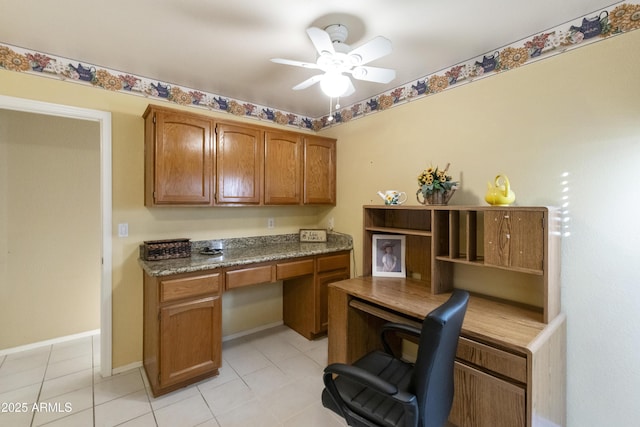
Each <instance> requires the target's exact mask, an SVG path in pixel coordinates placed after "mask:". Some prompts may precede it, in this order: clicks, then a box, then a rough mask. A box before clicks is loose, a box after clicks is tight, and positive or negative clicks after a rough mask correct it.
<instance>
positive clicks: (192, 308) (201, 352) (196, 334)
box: [159, 296, 222, 387]
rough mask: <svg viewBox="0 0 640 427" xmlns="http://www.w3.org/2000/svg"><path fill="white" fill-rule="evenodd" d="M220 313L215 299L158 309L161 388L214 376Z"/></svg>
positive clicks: (219, 358)
mask: <svg viewBox="0 0 640 427" xmlns="http://www.w3.org/2000/svg"><path fill="white" fill-rule="evenodd" d="M221 313H222V311H221V301H220V297H218V296H211V297H207V298H201V299H197V300H192V301H186V302H183V303H179V304H171V305H167V306H165V307H163V308H161V309H160V378H159V381H160V387H167V386H170V385H173V384H176V383H179V382H181V381H184V380H188V379H191V378H194V377H197V376H198V375H203V374H207V373H210V372H214V371H216V370H217V369H218V368H219V367H220V366H221V361H222V334H221Z"/></svg>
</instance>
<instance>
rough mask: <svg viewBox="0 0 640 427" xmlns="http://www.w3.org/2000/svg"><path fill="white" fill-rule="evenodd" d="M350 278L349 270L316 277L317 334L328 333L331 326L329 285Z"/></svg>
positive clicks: (321, 274) (315, 331)
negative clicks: (328, 327)
mask: <svg viewBox="0 0 640 427" xmlns="http://www.w3.org/2000/svg"><path fill="white" fill-rule="evenodd" d="M349 276H350V273H349V270H336V271H332V272H331V273H320V274H318V276H317V277H316V294H315V298H316V304H315V305H316V310H315V312H316V315H315V325H314V326H315V330H314V333H315V334H320V333H323V332H326V331H327V326H328V324H329V303H328V299H329V284H330V283H333V282H339V281H340V280H347V279H349Z"/></svg>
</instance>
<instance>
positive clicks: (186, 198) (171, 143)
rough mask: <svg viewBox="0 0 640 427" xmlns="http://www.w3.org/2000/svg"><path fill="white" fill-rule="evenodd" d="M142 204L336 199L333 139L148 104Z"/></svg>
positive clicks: (281, 202) (243, 203)
mask: <svg viewBox="0 0 640 427" xmlns="http://www.w3.org/2000/svg"><path fill="white" fill-rule="evenodd" d="M143 117H144V120H145V175H144V180H145V184H144V186H145V199H144V203H145V206H234V205H235V206H265V205H290V206H293V205H335V204H336V140H335V139H329V138H322V137H318V136H314V135H307V134H305V133H299V132H294V131H288V130H279V129H274V128H269V127H266V126H259V125H252V124H245V123H242V122H234V121H231V120H221V121H218V120H215V119H214V118H212V117H208V116H206V115H200V114H194V113H190V112H187V111H181V110H173V109H170V108H166V107H162V106H156V105H149V106H148V107H147V109H146V111H145V113H144V115H143Z"/></svg>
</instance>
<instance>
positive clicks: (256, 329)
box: [222, 320, 284, 342]
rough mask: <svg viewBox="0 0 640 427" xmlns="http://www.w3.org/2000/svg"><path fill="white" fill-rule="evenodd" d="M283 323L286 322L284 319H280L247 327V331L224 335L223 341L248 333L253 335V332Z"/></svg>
mask: <svg viewBox="0 0 640 427" xmlns="http://www.w3.org/2000/svg"><path fill="white" fill-rule="evenodd" d="M283 324H284V322H283V321H282V320H279V321H277V322H273V323H267V324H266V325H260V326H258V327H257V328H253V329H247V330H246V331H240V332H237V333H235V334H231V335H227V336H225V337H222V342H225V341H231V340H234V339H236V338H241V337H245V336H247V335H251V334H255V333H256V332H260V331H264V330H267V329H271V328H275V327H276V326H280V325H283Z"/></svg>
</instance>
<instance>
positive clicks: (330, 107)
mask: <svg viewBox="0 0 640 427" xmlns="http://www.w3.org/2000/svg"><path fill="white" fill-rule="evenodd" d="M332 107H333V98H332V97H329V117H327V120H328V121H330V122H331V121H333V112H332V110H331V109H332Z"/></svg>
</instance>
